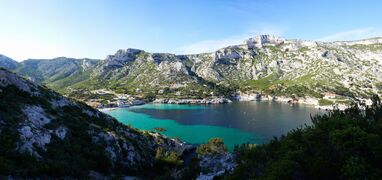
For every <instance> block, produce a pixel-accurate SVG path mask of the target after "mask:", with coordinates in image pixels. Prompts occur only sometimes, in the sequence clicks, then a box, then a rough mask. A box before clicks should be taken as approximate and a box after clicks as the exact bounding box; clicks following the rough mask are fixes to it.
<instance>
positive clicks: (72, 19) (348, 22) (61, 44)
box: [0, 0, 382, 61]
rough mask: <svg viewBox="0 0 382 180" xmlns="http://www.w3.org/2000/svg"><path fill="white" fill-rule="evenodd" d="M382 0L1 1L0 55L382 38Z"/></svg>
mask: <svg viewBox="0 0 382 180" xmlns="http://www.w3.org/2000/svg"><path fill="white" fill-rule="evenodd" d="M381 7H382V1H378V0H375V1H367V0H364V1H350V0H347V1H345V0H337V1H333V0H320V1H318V0H316V1H314V2H313V0H312V1H302V0H301V1H298V0H290V1H285V0H135V1H127V0H33V1H30V0H0V54H4V55H6V56H9V57H11V58H13V59H15V60H19V61H20V60H24V59H27V58H53V57H58V56H67V57H76V58H82V57H89V58H100V59H103V58H105V57H106V55H108V54H114V52H115V51H116V50H118V49H124V48H139V49H144V50H146V51H149V52H169V53H176V54H184V53H186V54H189V53H200V52H210V51H213V50H216V49H218V48H221V47H224V46H227V45H232V44H238V43H241V42H242V41H243V40H245V39H246V38H249V37H251V36H255V35H258V34H274V35H278V36H282V37H284V38H290V39H308V40H322V41H333V40H353V39H361V38H368V37H375V36H382V21H381V17H382V10H381Z"/></svg>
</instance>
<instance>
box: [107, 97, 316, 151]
mask: <svg viewBox="0 0 382 180" xmlns="http://www.w3.org/2000/svg"><path fill="white" fill-rule="evenodd" d="M315 112H316V111H315V110H314V109H313V108H311V107H306V106H290V105H288V104H281V103H272V104H270V103H264V102H237V103H231V104H221V105H176V104H146V105H143V106H133V107H130V108H122V109H115V110H111V111H106V113H108V114H110V115H111V116H113V117H115V118H116V119H117V120H119V121H120V122H122V123H124V124H126V125H131V126H132V127H135V128H138V129H142V130H154V128H158V127H161V128H164V129H165V131H164V132H163V134H164V135H166V136H168V137H172V138H180V139H181V140H183V141H186V142H188V143H191V144H201V143H205V142H207V141H208V139H210V138H213V137H220V138H223V139H224V142H225V144H226V145H227V147H228V149H229V150H232V149H233V147H234V146H235V145H236V144H242V143H256V144H261V143H264V142H267V141H268V140H269V139H271V138H272V137H273V136H279V135H281V134H283V133H286V132H287V131H289V130H290V129H293V128H296V127H299V126H301V125H304V124H310V123H311V122H310V120H309V114H312V113H315ZM274 115H277V116H274Z"/></svg>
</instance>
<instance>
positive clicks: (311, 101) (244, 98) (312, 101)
mask: <svg viewBox="0 0 382 180" xmlns="http://www.w3.org/2000/svg"><path fill="white" fill-rule="evenodd" d="M319 100H320V99H319V98H314V97H298V98H292V97H287V96H270V95H259V94H238V95H236V96H234V97H232V98H226V97H214V98H203V99H192V98H184V99H177V98H158V99H155V100H154V101H151V102H147V103H145V104H184V105H186V104H188V105H202V104H204V105H207V104H228V103H232V102H249V101H271V102H280V103H287V104H291V105H293V104H304V105H310V106H313V107H314V108H315V109H319V110H326V111H328V110H340V111H343V110H346V109H348V108H349V107H350V105H348V104H341V103H335V102H333V104H331V105H320V104H319ZM333 100H334V99H333ZM360 100H362V101H363V102H364V103H365V104H366V105H370V103H371V100H370V99H360ZM334 101H335V100H334ZM140 105H141V104H140ZM132 106H139V105H131V106H127V107H107V108H97V109H98V110H100V111H113V110H116V109H122V108H129V107H132Z"/></svg>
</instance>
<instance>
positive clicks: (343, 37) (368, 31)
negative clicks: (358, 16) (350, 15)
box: [316, 27, 382, 41]
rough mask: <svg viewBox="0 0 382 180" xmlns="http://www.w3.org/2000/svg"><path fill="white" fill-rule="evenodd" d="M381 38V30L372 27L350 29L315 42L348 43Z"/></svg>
mask: <svg viewBox="0 0 382 180" xmlns="http://www.w3.org/2000/svg"><path fill="white" fill-rule="evenodd" d="M380 36H382V30H380V29H376V28H373V27H368V28H360V29H352V30H349V31H343V32H337V33H334V34H331V35H328V36H325V37H322V38H319V39H316V40H317V41H348V40H358V39H365V38H371V37H380Z"/></svg>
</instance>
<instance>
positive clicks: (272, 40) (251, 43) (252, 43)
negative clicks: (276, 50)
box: [244, 35, 285, 48]
mask: <svg viewBox="0 0 382 180" xmlns="http://www.w3.org/2000/svg"><path fill="white" fill-rule="evenodd" d="M284 41H285V40H284V39H282V38H280V37H277V36H274V35H259V36H256V37H253V38H249V39H248V40H246V41H245V42H244V44H246V45H247V46H248V48H261V47H263V46H264V45H278V44H282V43H284Z"/></svg>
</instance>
